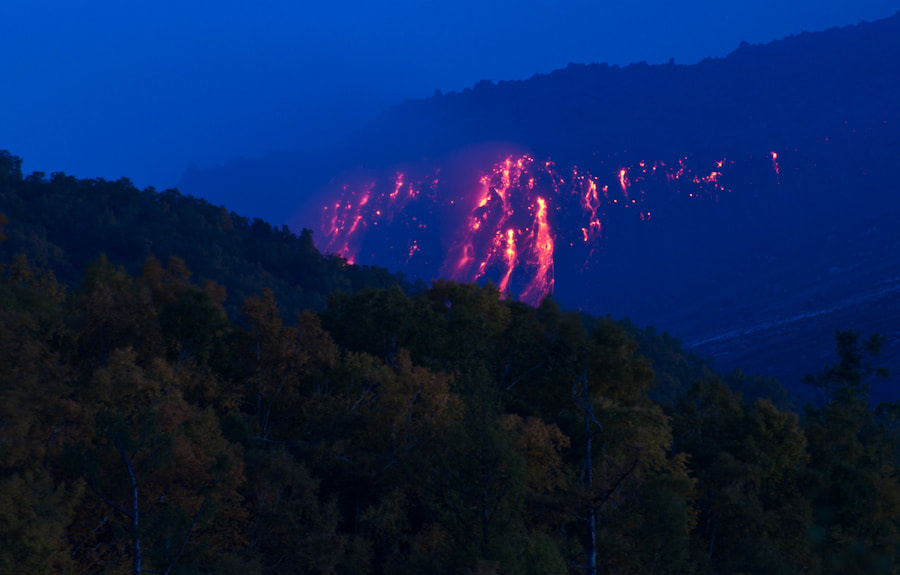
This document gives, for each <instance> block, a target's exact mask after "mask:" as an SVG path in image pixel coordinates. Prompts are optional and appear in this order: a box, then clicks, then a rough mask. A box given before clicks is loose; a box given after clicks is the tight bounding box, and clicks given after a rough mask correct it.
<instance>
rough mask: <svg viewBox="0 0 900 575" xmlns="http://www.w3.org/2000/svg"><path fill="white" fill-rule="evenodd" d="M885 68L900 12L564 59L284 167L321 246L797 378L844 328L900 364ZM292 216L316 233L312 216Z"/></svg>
mask: <svg viewBox="0 0 900 575" xmlns="http://www.w3.org/2000/svg"><path fill="white" fill-rule="evenodd" d="M898 53H900V15H898V16H894V17H892V18H889V19H886V20H882V21H878V22H873V23H864V24H860V25H858V26H852V27H847V28H842V29H834V30H829V31H826V32H821V33H814V34H806V33H804V34H802V35H799V36H793V37H789V38H786V39H784V40H781V41H777V42H773V43H770V44H767V45H763V46H750V45H742V46H741V47H740V48H738V49H737V50H736V51H735V52H734V53H732V54H731V55H729V56H728V57H727V58H723V59H715V60H706V61H704V62H701V63H699V64H696V65H693V66H678V65H674V64H669V65H663V66H647V65H645V64H637V65H632V66H628V67H624V68H618V67H609V66H605V65H570V66H569V67H568V68H566V69H565V70H560V71H557V72H554V73H552V74H548V75H538V76H535V77H533V78H531V79H529V80H526V81H522V82H501V83H499V84H496V85H495V84H492V83H490V82H482V83H480V84H478V85H477V86H475V87H473V88H472V89H471V90H466V91H464V92H462V93H454V94H447V95H436V96H435V97H432V98H429V99H426V100H420V101H412V102H406V103H404V104H401V105H399V106H396V107H395V108H393V109H391V110H390V111H388V112H387V113H386V114H384V115H383V116H382V117H381V118H379V119H378V120H376V121H375V122H373V123H372V124H370V125H369V126H367V127H365V128H363V129H362V130H361V131H360V132H358V133H357V134H356V135H355V136H354V137H353V138H352V139H351V140H350V141H348V142H347V143H346V144H345V145H344V146H342V147H340V149H338V150H334V151H333V152H332V154H331V156H330V157H331V158H332V163H330V164H329V165H327V166H324V165H323V167H322V170H321V171H316V170H315V169H313V168H311V167H310V166H311V165H313V163H314V161H313V160H312V159H310V160H304V159H302V158H298V159H296V160H295V163H294V165H293V167H294V169H295V170H297V173H298V174H299V173H301V172H302V173H305V174H309V175H308V176H307V177H306V180H305V182H308V187H307V188H306V190H305V192H304V194H305V197H304V199H303V201H304V202H306V205H307V206H309V205H310V202H309V198H310V197H312V196H314V195H315V196H317V197H319V198H320V200H319V202H320V205H322V206H326V205H327V206H329V208H328V209H330V210H332V211H331V212H328V211H327V210H326V211H325V212H320V213H325V214H330V215H329V217H328V218H325V219H324V221H323V223H322V225H321V227H320V228H319V230H320V231H319V232H318V234H317V238H318V243H319V245H320V246H321V247H325V248H326V249H327V250H330V251H336V252H340V253H342V254H343V255H345V256H348V257H351V258H355V261H359V262H361V263H375V264H378V265H384V266H387V267H391V268H393V269H404V270H406V271H408V272H409V273H411V274H414V275H421V276H424V277H426V278H430V277H434V276H437V275H443V276H451V277H454V278H456V279H474V278H478V279H480V280H484V279H491V280H493V281H494V282H495V283H496V284H498V285H507V286H508V287H509V289H510V291H512V292H513V293H517V294H523V295H528V294H529V293H531V292H530V291H529V290H530V289H531V288H530V287H529V286H531V285H532V283H533V280H534V279H535V278H536V277H537V276H536V274H543V275H544V278H543V279H542V280H541V282H539V283H541V284H542V286H543V287H542V288H540V290H538V291H540V292H541V293H543V292H548V291H552V293H553V294H554V297H555V298H556V299H558V300H559V301H561V302H562V303H563V304H564V305H567V306H570V307H576V308H581V309H584V310H585V311H589V312H592V313H612V314H614V315H627V316H629V317H631V318H632V319H633V320H635V321H637V322H640V323H652V324H655V325H657V326H658V327H660V328H661V329H665V330H668V331H670V332H672V333H673V334H675V335H677V336H678V337H681V338H682V339H684V340H686V341H688V342H689V343H690V344H692V345H694V349H696V350H698V351H700V352H701V353H710V354H712V355H714V356H715V357H716V358H717V360H718V361H719V364H720V365H721V366H722V367H733V366H736V365H738V363H737V362H738V361H740V362H741V363H742V364H743V365H744V366H745V367H746V368H748V369H752V370H757V371H761V372H764V373H768V374H772V375H777V376H780V377H782V378H783V379H785V381H786V383H788V384H790V383H791V382H793V381H796V380H797V379H798V378H799V376H800V375H802V373H804V372H806V371H811V370H813V369H815V368H816V366H818V365H821V362H822V357H821V356H822V355H823V354H827V353H828V350H830V349H831V346H830V342H831V336H832V334H833V330H834V329H835V328H838V327H856V328H858V329H861V330H863V331H868V330H870V329H880V330H882V331H887V332H888V333H887V335H888V342H889V345H888V354H889V356H890V357H891V361H892V362H893V363H897V362H898V354H897V350H898V349H900V332H898V331H897V330H896V328H894V327H893V326H895V325H898V324H900V321H895V320H900V309H898V305H897V298H896V297H895V291H894V290H893V289H892V288H891V287H890V286H892V285H893V284H892V283H891V282H892V281H894V280H893V278H897V277H900V267H898V264H900V262H898V261H897V259H896V257H894V256H893V253H894V252H895V251H896V250H894V249H893V248H894V246H896V245H897V239H898V238H897V237H896V234H895V233H894V232H893V229H894V225H893V222H894V221H896V218H897V216H898V215H900V195H898V194H897V191H898V190H900V178H898V174H897V172H896V169H895V163H896V158H897V157H898V156H900V130H898V127H900V109H898V107H897V106H896V102H897V101H900V62H898V61H897V60H896V58H895V57H894V56H895V55H896V54H898ZM488 142H494V143H495V144H493V145H492V146H489V147H486V146H485V144H486V143H488ZM498 142H499V143H498ZM461 157H462V158H464V159H463V160H461V159H460V158H461ZM316 161H318V160H316ZM506 161H508V163H507V164H506V168H504V162H506ZM519 164H521V168H517V165H519ZM264 165H265V162H263V161H260V163H257V164H256V165H255V166H254V169H261V168H262V167H263V166H264ZM320 165H321V163H320ZM551 165H552V168H551ZM510 167H511V168H510ZM358 168H362V169H358ZM510 169H512V172H510ZM516 169H519V171H518V172H516ZM504 170H505V172H504ZM513 172H515V174H518V177H519V179H518V180H516V179H515V178H513V179H510V178H509V177H508V174H510V173H513ZM225 173H227V170H224V171H219V172H217V175H218V177H220V178H221V177H222V176H223V175H224V174H225ZM504 173H506V174H507V177H506V179H504V177H505V176H504ZM437 174H439V176H437ZM202 176H203V174H202V173H195V174H193V176H192V179H191V181H190V187H189V188H188V189H189V190H190V191H192V193H204V192H203V191H202V186H203V177H202ZM399 176H403V177H402V178H401V177H399ZM484 178H487V181H486V182H485V181H483V179H484ZM578 178H581V179H580V180H578ZM329 180H330V182H331V183H330V184H328V185H325V186H324V187H322V185H323V183H324V182H328V181H329ZM576 180H578V181H577V182H576ZM573 182H576V183H573ZM186 183H187V181H186ZM414 184H415V185H418V189H416V190H413V187H412V186H413V185H414ZM303 185H304V181H299V182H297V186H298V187H302V186H303ZM591 185H594V186H596V189H597V190H602V189H603V187H604V186H605V187H606V190H607V191H606V192H605V193H600V192H599V191H597V193H596V195H594V196H591V195H590V194H591V193H593V192H591ZM403 186H407V187H408V189H409V191H408V192H406V191H405V190H407V187H403ZM401 187H402V188H403V190H404V194H408V198H410V199H408V200H405V203H404V204H403V205H402V206H401V205H399V203H398V201H397V200H395V199H393V198H392V194H395V193H399V191H400V189H401ZM413 191H415V192H416V193H415V194H413ZM498 191H499V192H498ZM270 193H275V192H274V191H270ZM292 193H294V194H297V192H292ZM297 195H298V198H299V194H297ZM579 196H580V198H581V199H579ZM539 199H540V200H543V202H544V204H545V205H546V216H545V220H544V223H540V222H539V221H538V213H539V212H540V209H541V208H540V202H538V200H539ZM579 202H580V203H579ZM629 202H630V203H629ZM297 203H298V205H299V204H300V199H298V200H297ZM625 204H627V205H631V204H633V209H631V210H626V209H624V208H623V207H622V206H623V205H625ZM387 214H389V215H387ZM335 216H337V217H335ZM295 221H298V222H302V223H304V224H305V225H307V226H317V225H319V217H318V215H317V214H315V213H314V212H310V210H309V209H308V208H307V209H306V211H305V212H304V213H301V214H298V215H297V216H296V220H295ZM595 221H596V224H595V223H594V222H595ZM413 222H415V223H414V224H413ZM541 226H546V230H547V232H548V233H547V237H548V238H550V239H552V248H553V249H552V251H553V254H552V255H553V258H552V261H551V266H550V267H548V266H547V265H545V264H541V263H539V262H538V260H539V256H538V255H537V254H538V252H539V250H537V249H536V248H535V246H536V245H537V243H538V239H537V238H538V236H539V234H538V231H537V230H538V229H540V228H541ZM470 228H475V229H477V230H478V234H481V235H478V234H476V233H475V229H470ZM485 229H489V230H490V233H487V232H485V231H484V230H485ZM425 230H428V231H425ZM467 230H469V231H467ZM582 234H583V242H582V240H581V239H580V237H581V236H582ZM526 243H527V245H526ZM545 243H546V242H545ZM469 246H471V248H470V247H469ZM467 250H469V251H467ZM454 254H456V255H454ZM470 256H471V260H470ZM478 262H481V264H480V265H479V263H478ZM529 274H530V275H529ZM526 276H527V277H526ZM504 282H507V283H506V284H504ZM535 289H537V288H535ZM541 290H542V291H541ZM535 293H536V292H535ZM531 299H532V300H533V299H534V298H533V297H532V298H531ZM744 332H748V333H750V334H752V335H754V337H753V338H751V339H750V340H745V339H744V338H736V337H732V335H731V334H734V333H744ZM897 367H900V366H897Z"/></svg>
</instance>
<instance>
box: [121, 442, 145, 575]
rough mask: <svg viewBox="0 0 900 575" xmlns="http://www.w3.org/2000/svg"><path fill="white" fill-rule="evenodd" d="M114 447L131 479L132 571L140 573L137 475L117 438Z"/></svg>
mask: <svg viewBox="0 0 900 575" xmlns="http://www.w3.org/2000/svg"><path fill="white" fill-rule="evenodd" d="M116 448H117V449H118V450H119V455H121V456H122V461H124V462H125V468H126V469H127V470H128V479H129V480H130V481H131V513H130V514H129V516H130V517H131V553H132V573H133V574H134V575H141V571H142V570H143V568H142V565H141V559H142V558H141V533H140V527H141V521H140V515H139V507H138V485H137V477H135V475H134V466H133V465H132V464H131V459H130V458H129V457H128V454H127V453H125V447H124V446H123V445H122V443H121V442H120V441H118V440H117V441H116Z"/></svg>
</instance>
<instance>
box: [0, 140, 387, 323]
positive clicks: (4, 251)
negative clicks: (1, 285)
mask: <svg viewBox="0 0 900 575" xmlns="http://www.w3.org/2000/svg"><path fill="white" fill-rule="evenodd" d="M21 164H22V160H21V159H20V158H18V157H16V156H13V155H12V154H10V153H9V152H7V151H0V211H2V212H3V213H4V214H5V215H6V217H7V218H8V219H9V220H10V222H9V224H7V225H6V226H5V227H3V226H2V222H3V220H0V228H2V230H0V233H5V234H6V235H7V236H9V240H8V241H6V242H3V243H2V245H0V258H2V259H4V260H9V259H11V257H12V255H14V254H20V253H22V254H26V255H27V256H28V258H29V259H30V260H31V261H32V262H34V263H35V264H37V265H38V266H40V267H42V268H44V269H52V270H54V271H55V272H56V273H57V275H58V277H59V278H60V279H61V280H62V281H65V282H67V283H70V284H77V283H79V282H80V280H81V274H82V271H83V270H84V269H85V266H86V265H87V264H88V262H90V261H92V260H94V259H96V258H97V257H98V256H99V255H100V254H101V253H103V254H105V255H106V257H107V258H109V260H111V261H114V262H116V263H117V264H118V265H122V266H123V267H124V268H125V269H126V270H128V271H129V273H132V274H137V273H139V272H140V269H141V266H142V265H143V263H144V262H145V261H146V260H147V258H149V257H151V256H153V257H156V258H159V259H160V260H163V261H165V260H167V259H168V258H169V257H170V256H177V257H179V258H181V259H182V260H184V262H186V264H187V266H188V267H189V268H190V269H191V270H192V271H193V272H194V274H196V275H195V281H196V282H197V283H198V284H200V285H202V284H203V282H204V281H205V280H207V279H213V280H215V281H217V282H219V283H221V284H222V285H223V286H224V287H225V288H226V290H227V293H228V300H227V301H226V302H225V308H226V309H227V310H228V311H229V314H230V315H232V316H233V317H234V316H235V315H236V312H237V308H238V307H240V303H241V302H242V301H243V299H244V298H246V297H248V296H250V295H252V294H254V293H257V292H259V291H260V290H261V289H262V288H263V287H269V288H271V289H272V290H273V292H274V293H275V294H276V296H277V297H278V300H279V301H280V302H281V307H282V311H283V312H284V314H285V317H293V316H294V315H295V314H296V313H297V312H298V311H300V310H302V309H305V308H312V309H318V310H321V309H324V307H325V305H326V303H327V301H328V296H329V294H331V293H332V292H334V291H336V290H341V291H344V292H348V293H349V292H354V291H357V290H359V289H361V288H362V287H364V286H370V287H376V288H380V287H390V286H394V285H401V284H403V281H402V280H401V279H400V278H399V277H398V276H395V275H393V274H390V273H389V272H388V271H387V270H384V269H380V268H372V267H366V266H363V267H360V266H354V265H349V264H347V262H346V261H345V260H343V259H342V258H339V257H336V256H323V255H322V254H320V253H319V252H318V251H317V250H316V248H315V246H314V244H313V237H312V233H311V232H310V231H309V230H303V231H302V232H301V233H300V235H299V236H298V235H295V234H294V233H292V232H291V231H290V230H288V229H287V227H284V226H283V227H281V228H280V229H279V228H276V227H273V226H271V225H270V224H268V223H266V222H264V221H262V220H259V219H254V220H250V219H248V218H244V217H241V216H239V215H237V214H235V213H233V212H232V213H229V212H228V211H227V210H226V209H225V208H224V207H220V206H213V205H211V204H209V203H208V202H206V201H205V200H201V199H197V198H194V197H191V196H184V195H182V194H180V193H179V192H178V191H177V190H165V191H163V192H158V191H156V190H154V189H153V188H148V189H146V190H144V191H140V190H138V189H137V188H135V187H134V185H133V184H132V183H131V182H130V181H128V180H127V179H125V178H123V179H120V180H117V181H114V182H111V181H107V180H104V179H78V178H74V177H72V176H67V175H65V174H62V173H54V174H52V175H51V176H50V177H49V178H45V177H44V175H43V174H40V173H35V174H32V175H30V176H28V177H27V178H24V179H23V178H22V173H21ZM0 237H2V236H0Z"/></svg>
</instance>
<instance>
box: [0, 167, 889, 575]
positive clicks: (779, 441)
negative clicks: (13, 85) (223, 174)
mask: <svg viewBox="0 0 900 575" xmlns="http://www.w3.org/2000/svg"><path fill="white" fill-rule="evenodd" d="M0 211H2V212H3V214H4V215H3V217H0V239H3V240H5V241H3V242H2V250H3V251H2V256H3V259H2V262H3V263H2V268H0V486H2V487H0V531H2V533H3V534H4V535H3V537H2V538H0V570H2V571H4V572H21V573H25V572H27V573H127V572H131V573H135V574H137V573H141V572H154V573H172V574H174V573H234V572H244V573H373V574H381V573H383V574H387V573H423V572H428V573H500V572H502V573H523V574H524V573H533V574H538V573H541V574H544V573H591V574H593V573H651V572H652V573H690V572H696V573H736V572H747V573H792V572H822V573H847V572H869V573H875V572H884V573H892V572H896V570H897V565H898V562H900V531H898V527H900V526H898V518H900V475H898V471H900V469H898V459H897V455H898V449H900V407H898V406H897V405H896V404H881V405H878V406H877V407H872V406H870V404H869V401H868V397H867V393H868V385H869V383H870V381H871V380H872V378H873V377H876V376H878V375H879V370H878V364H877V361H876V360H877V354H878V352H879V348H880V347H881V345H882V343H883V342H882V340H881V338H879V337H877V336H873V337H869V338H863V337H862V336H861V335H860V334H859V333H857V332H854V331H843V332H840V333H838V337H837V340H836V344H837V352H838V354H837V359H836V360H835V362H834V363H833V364H831V365H828V366H825V367H823V368H822V370H821V371H820V372H818V373H816V374H812V375H810V376H809V378H808V382H809V384H810V388H811V389H813V390H815V392H816V393H818V394H820V396H821V401H820V402H819V403H817V404H813V405H809V406H807V407H805V408H803V409H799V408H798V409H795V410H794V411H791V410H788V409H787V408H786V407H787V406H786V403H785V398H784V396H783V392H781V393H780V392H779V390H778V386H777V383H775V382H772V381H769V380H763V379H760V378H752V377H750V376H746V375H744V374H743V373H741V372H734V373H731V374H729V375H727V376H724V377H723V376H719V375H717V374H716V373H715V372H714V371H713V370H711V369H710V368H709V367H708V366H706V365H705V364H704V363H703V362H702V361H700V359H699V358H697V357H695V356H693V355H691V354H689V353H686V352H685V351H684V350H683V349H682V348H681V346H680V344H679V342H678V341H677V340H675V339H674V338H671V337H670V336H668V335H667V334H661V333H658V332H656V331H655V330H652V329H642V328H639V327H637V326H634V325H632V324H630V323H628V322H617V321H615V320H613V319H611V318H608V317H605V318H597V317H591V316H587V315H585V314H580V313H575V312H570V311H566V310H563V309H561V308H560V307H559V305H557V304H556V303H555V302H553V301H552V300H551V299H549V298H548V299H545V300H544V301H543V302H542V303H541V304H540V305H539V306H537V307H532V306H528V305H525V304H523V303H520V302H517V301H513V300H509V299H503V298H502V297H501V296H500V293H499V291H498V290H497V288H495V287H494V286H493V285H490V284H488V285H484V286H478V285H475V284H462V283H453V282H440V281H439V282H435V283H434V284H432V285H431V286H423V285H418V286H411V285H408V284H407V283H404V282H403V281H401V280H400V279H398V278H396V277H395V276H392V275H390V274H388V273H387V272H385V271H384V270H377V269H371V268H368V269H364V268H357V267H355V266H350V265H347V264H346V262H344V261H342V260H340V259H339V258H333V257H331V258H329V257H324V256H321V255H320V254H319V253H318V252H317V251H316V250H315V249H314V247H313V246H312V244H311V241H310V238H309V237H308V236H307V235H306V234H301V236H299V237H297V236H295V235H293V234H291V233H290V232H289V231H287V230H281V231H279V230H275V229H273V228H271V226H269V225H268V224H265V223H264V222H261V221H253V222H251V221H248V220H246V219H242V218H240V216H237V215H236V214H231V213H226V212H225V211H224V210H221V209H220V208H217V207H215V206H211V205H209V204H207V203H205V202H202V201H199V200H196V199H194V198H190V197H186V196H182V195H181V194H179V193H177V192H175V191H168V192H162V193H158V192H155V191H153V190H146V191H144V192H139V191H137V190H135V189H134V188H133V186H131V185H130V184H129V183H128V182H127V181H125V180H120V181H117V182H105V181H102V180H78V179H75V178H70V177H67V176H65V175H64V174H54V175H52V176H51V177H50V178H46V177H45V176H44V175H42V174H32V175H30V176H27V177H25V176H23V174H22V173H21V170H20V164H19V160H18V159H17V158H15V157H14V156H12V155H11V154H8V153H3V154H0ZM63 215H65V216H66V217H64V216H63ZM190 234H194V235H190ZM101 254H105V255H101ZM59 278H67V280H66V283H61V282H60V280H59ZM298 286H299V287H298ZM301 288H302V289H301ZM333 290H338V291H333ZM329 292H330V293H329ZM288 310H290V311H288Z"/></svg>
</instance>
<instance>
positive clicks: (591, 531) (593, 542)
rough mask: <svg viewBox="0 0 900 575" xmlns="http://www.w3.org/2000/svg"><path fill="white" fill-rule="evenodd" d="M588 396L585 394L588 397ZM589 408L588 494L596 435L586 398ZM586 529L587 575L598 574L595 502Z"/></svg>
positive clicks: (586, 444)
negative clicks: (592, 429) (592, 427)
mask: <svg viewBox="0 0 900 575" xmlns="http://www.w3.org/2000/svg"><path fill="white" fill-rule="evenodd" d="M586 395H587V394H585V396H586ZM584 400H585V403H586V404H587V406H588V407H587V408H586V409H585V412H584V433H585V438H584V457H585V460H584V480H583V481H584V486H585V488H586V489H587V491H588V492H590V491H591V489H592V488H593V486H594V464H593V442H594V435H593V433H592V432H591V420H592V419H593V417H592V415H593V414H592V413H591V411H593V409H591V407H590V400H589V399H587V397H585V398H584ZM585 527H587V531H588V538H587V549H585V552H586V553H587V565H586V567H587V569H586V572H587V575H596V574H597V512H596V510H595V508H594V504H593V501H591V502H590V508H589V509H588V513H587V516H586V517H585Z"/></svg>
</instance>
